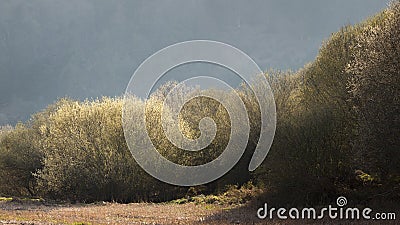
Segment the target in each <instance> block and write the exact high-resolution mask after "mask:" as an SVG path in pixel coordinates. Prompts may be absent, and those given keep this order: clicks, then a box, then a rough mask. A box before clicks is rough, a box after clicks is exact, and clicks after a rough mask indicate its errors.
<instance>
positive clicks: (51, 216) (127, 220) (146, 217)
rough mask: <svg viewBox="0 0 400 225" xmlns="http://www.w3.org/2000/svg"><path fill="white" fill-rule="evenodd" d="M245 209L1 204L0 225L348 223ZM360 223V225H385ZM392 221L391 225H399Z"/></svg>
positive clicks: (154, 205)
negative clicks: (274, 216)
mask: <svg viewBox="0 0 400 225" xmlns="http://www.w3.org/2000/svg"><path fill="white" fill-rule="evenodd" d="M255 212H256V209H252V208H250V207H246V206H243V205H242V206H241V205H237V206H228V205H218V204H195V203H186V204H173V203H159V204H154V203H132V204H118V203H97V204H74V205H70V204H61V205H56V204H45V203H43V202H18V201H3V202H0V224H74V225H78V224H265V223H266V222H269V223H268V224H275V225H276V224H300V223H314V224H321V223H324V224H337V223H340V224H346V223H345V222H346V221H336V222H335V221H329V220H326V221H293V220H292V221H283V220H274V221H261V220H258V219H257V218H256V216H255V215H256V214H255ZM382 222H385V221H380V222H377V223H373V221H371V222H370V221H368V223H367V221H359V224H382ZM397 222H398V221H391V223H389V224H397Z"/></svg>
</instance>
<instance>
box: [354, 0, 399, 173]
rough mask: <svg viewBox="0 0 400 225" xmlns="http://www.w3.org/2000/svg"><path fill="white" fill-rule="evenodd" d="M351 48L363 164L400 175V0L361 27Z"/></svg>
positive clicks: (358, 147)
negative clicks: (399, 135)
mask: <svg viewBox="0 0 400 225" xmlns="http://www.w3.org/2000/svg"><path fill="white" fill-rule="evenodd" d="M352 53H353V59H352V60H351V61H350V62H349V64H348V66H347V71H348V72H349V73H351V74H352V77H351V79H350V80H349V82H348V90H349V92H350V94H351V96H350V102H351V103H352V104H353V105H354V111H355V113H356V114H357V122H358V124H357V125H358V126H357V129H358V131H359V132H358V139H357V142H355V150H356V151H357V153H358V158H359V161H360V162H361V163H360V166H362V167H363V170H367V171H369V172H370V173H373V174H377V175H378V176H380V177H381V178H382V179H393V178H394V177H396V176H399V175H400V165H399V163H398V162H399V160H400V154H399V146H400V141H399V140H400V139H399V137H398V134H399V133H400V116H399V112H400V101H399V100H400V99H399V96H400V63H399V62H400V2H395V3H393V5H392V6H391V7H390V8H389V9H387V10H385V11H384V12H383V13H382V14H381V16H379V17H377V18H376V19H375V20H372V21H371V22H370V23H367V24H366V26H365V27H363V29H361V31H360V34H359V35H358V36H357V38H356V42H355V44H354V45H353V47H352Z"/></svg>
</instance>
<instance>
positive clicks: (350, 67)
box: [0, 1, 400, 205]
mask: <svg viewBox="0 0 400 225" xmlns="http://www.w3.org/2000/svg"><path fill="white" fill-rule="evenodd" d="M399 32H400V3H399V2H398V1H396V2H394V3H393V5H392V6H391V7H390V8H388V9H387V10H385V11H383V12H382V13H380V14H378V15H377V16H375V17H373V18H371V19H368V20H367V21H365V22H364V23H361V24H359V25H355V26H348V27H344V28H342V29H341V30H340V31H339V32H337V33H335V34H333V35H332V36H331V38H330V39H329V40H327V41H326V42H325V43H324V44H323V45H322V47H321V49H320V51H319V54H318V56H317V58H316V59H315V60H314V61H313V62H311V63H310V64H308V65H306V66H305V67H304V68H303V69H301V70H300V71H297V72H290V71H289V72H281V71H269V72H267V73H266V74H265V76H266V77H267V79H268V80H269V82H270V84H271V87H272V89H273V92H274V95H275V102H276V106H277V129H276V134H275V139H274V143H273V145H272V148H271V150H270V153H269V154H268V157H267V160H266V161H265V162H264V163H263V164H262V165H261V167H260V168H258V169H257V170H256V171H255V172H253V173H249V172H248V170H247V167H248V164H249V162H250V159H251V156H252V154H253V151H254V149H255V147H256V145H257V143H258V140H259V137H260V133H259V131H260V107H259V106H258V104H257V102H256V99H255V96H254V94H253V92H252V91H251V90H250V89H249V88H248V87H246V86H243V87H241V88H238V89H237V90H236V91H237V93H239V95H240V97H241V99H242V100H243V102H244V104H245V107H246V109H247V112H248V115H249V121H250V135H249V141H248V145H247V148H246V151H245V153H244V155H243V157H242V159H241V160H240V161H239V162H238V164H237V165H236V166H235V167H234V168H233V169H232V170H231V171H230V172H229V173H228V174H226V175H225V176H223V177H222V178H221V179H219V180H217V181H215V182H212V183H210V184H208V185H203V186H199V187H190V188H184V187H176V186H173V185H168V184H165V183H162V182H160V181H158V180H156V179H154V178H152V177H151V176H150V175H148V174H147V173H146V172H144V171H143V170H142V169H141V167H140V166H139V165H137V163H136V162H135V160H134V159H133V157H132V155H131V153H130V152H129V149H128V147H127V145H126V142H125V137H124V132H123V128H122V122H121V121H122V108H123V100H122V99H121V98H102V99H99V100H94V101H84V102H78V101H74V100H70V99H61V100H59V101H58V102H56V103H55V104H52V105H50V106H48V108H47V109H45V110H44V111H42V112H40V113H37V114H35V115H33V116H32V119H31V120H30V121H29V122H27V123H26V124H18V125H17V126H16V127H15V128H11V127H2V128H1V129H0V193H1V194H4V195H28V194H30V195H36V194H39V195H40V196H43V197H46V198H54V199H63V200H71V201H101V200H105V201H121V202H131V201H169V200H171V199H177V198H181V199H179V200H176V201H175V202H176V203H178V204H183V203H186V202H197V203H220V204H241V203H243V202H246V201H248V199H249V198H252V197H254V193H258V194H259V193H261V191H258V190H260V188H263V189H265V190H266V191H264V193H265V197H267V198H269V199H268V202H271V200H273V199H275V200H277V201H279V203H281V204H297V205H298V204H316V203H322V202H324V201H329V202H331V201H332V199H335V198H336V197H337V195H346V196H349V195H351V194H352V195H353V196H355V197H356V198H358V199H363V198H367V196H372V197H373V196H375V195H379V196H387V197H399V195H398V193H396V191H395V190H397V189H396V188H399V187H400V182H399V181H400V179H399V177H400V166H399V164H398V161H399V160H400V158H399V157H400V155H399V152H398V150H399V146H400V143H399V140H400V139H399V138H398V134H399V133H400V132H399V128H400V124H399V113H398V112H399V109H400V106H399V102H400V101H399V96H400V93H399V91H400V87H399V85H400V80H399V77H400V74H399V73H400V68H399V65H400V64H399V62H400V54H399V52H400V40H399V37H400V33H399ZM174 87H176V83H169V84H166V85H164V86H162V87H161V88H160V89H158V90H157V91H156V92H155V93H154V94H153V95H152V96H151V98H150V99H149V100H147V101H146V102H144V101H142V100H140V99H136V98H134V97H133V101H132V102H131V103H130V104H132V105H130V106H131V107H129V108H130V111H127V112H125V113H127V114H128V116H129V118H132V121H133V122H134V121H137V120H138V119H141V118H139V116H138V115H140V114H139V113H141V112H145V115H146V122H147V124H146V128H147V130H148V133H149V135H150V138H151V140H152V142H153V144H154V146H155V147H156V148H157V150H158V151H159V152H160V154H162V155H163V156H164V157H166V158H167V159H169V160H171V161H173V162H176V163H179V164H182V165H200V164H204V163H207V162H210V161H211V160H213V159H215V158H216V157H218V156H219V155H220V154H221V153H222V151H223V150H224V149H225V147H226V145H227V143H228V142H229V134H230V132H231V129H232V127H231V123H230V118H229V114H228V113H227V110H226V109H225V108H224V107H223V106H222V105H221V104H220V103H218V102H216V101H215V100H213V99H211V98H207V97H197V98H195V99H192V100H191V101H190V102H189V103H187V104H185V105H184V107H183V109H182V111H181V114H180V115H179V124H178V126H179V128H180V130H181V131H182V134H183V135H184V136H186V137H187V138H190V139H196V138H198V137H199V136H200V130H199V127H198V125H199V122H200V120H201V119H202V118H204V117H210V118H212V119H213V120H214V121H215V124H216V125H217V133H216V136H215V139H214V140H213V141H212V142H211V144H210V145H209V146H208V147H206V148H205V149H203V150H201V151H197V152H189V151H183V150H181V149H179V148H177V147H175V146H173V144H172V143H170V141H169V140H168V138H167V137H166V135H165V133H164V130H163V127H162V124H161V115H162V113H163V112H164V113H167V114H168V113H170V109H168V108H166V107H165V106H164V105H163V100H164V99H165V97H166V95H167V94H168V92H169V91H170V90H172V89H173V88H174ZM253 88H262V89H263V88H266V87H261V86H259V84H258V83H256V84H255V85H254V86H253ZM196 91H198V90H196V89H190V88H184V89H182V90H181V92H179V93H178V94H177V96H176V97H177V98H183V96H185V95H188V94H190V93H192V92H196ZM209 91H210V92H213V91H215V90H209ZM219 94H220V95H221V96H225V97H227V98H229V95H227V93H225V94H226V95H225V94H224V93H219ZM228 102H229V101H228ZM167 122H168V121H167ZM169 122H171V121H169ZM132 132H133V133H132V135H133V137H134V139H133V140H134V142H135V143H138V144H140V143H141V141H143V138H142V137H143V135H144V134H143V132H141V131H138V130H133V131H132ZM233 132H237V131H233ZM173 135H176V134H173ZM138 146H140V145H138ZM139 150H140V149H139ZM154 166H159V165H154ZM159 169H162V168H159ZM363 171H365V172H363ZM176 175H177V176H179V174H176ZM249 180H253V181H254V182H255V183H256V184H257V186H258V188H255V187H253V186H252V185H250V186H251V187H248V185H247V186H246V183H247V182H248V181H249ZM227 185H228V186H229V185H233V186H231V188H230V189H229V190H228V191H226V189H225V187H226V186H227ZM252 188H254V189H257V190H255V191H254V190H252ZM202 194H210V195H208V196H205V195H202ZM184 196H186V197H184ZM182 197H184V198H182ZM372 197H371V198H372Z"/></svg>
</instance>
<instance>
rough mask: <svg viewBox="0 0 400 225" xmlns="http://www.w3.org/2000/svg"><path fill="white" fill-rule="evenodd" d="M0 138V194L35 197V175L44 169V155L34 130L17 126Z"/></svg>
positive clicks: (20, 125) (21, 125)
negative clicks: (42, 161) (38, 170)
mask: <svg viewBox="0 0 400 225" xmlns="http://www.w3.org/2000/svg"><path fill="white" fill-rule="evenodd" d="M2 133H3V134H2V135H1V137H0V156H1V157H0V182H1V184H0V192H2V193H3V194H6V195H28V194H30V195H34V194H35V193H36V190H35V189H36V180H35V178H34V176H33V173H34V172H35V171H36V170H37V169H39V168H41V167H42V164H41V159H42V154H41V152H40V149H39V147H38V140H39V138H38V136H37V133H36V132H35V130H34V129H32V128H29V127H27V126H25V125H23V124H21V123H20V124H17V126H16V127H15V128H14V129H13V130H11V131H10V130H9V131H6V132H2Z"/></svg>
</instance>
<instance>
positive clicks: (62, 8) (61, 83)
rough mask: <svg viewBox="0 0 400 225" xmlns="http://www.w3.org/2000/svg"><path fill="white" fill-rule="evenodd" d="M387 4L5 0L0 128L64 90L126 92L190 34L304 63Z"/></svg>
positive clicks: (90, 94)
mask: <svg viewBox="0 0 400 225" xmlns="http://www.w3.org/2000/svg"><path fill="white" fill-rule="evenodd" d="M387 2H388V1H382V0H351V1H348V0H330V1H321V0H298V1H293V0H274V1H272V0H271V1H265V0H263V1H261V0H260V1H229V0H227V1H194V0H189V1H188V0H170V1H161V0H160V1H145V0H143V1H117V2H111V1H98V0H96V1H95V0H93V1H81V0H79V1H78V0H75V1H54V0H41V1H16V0H8V1H5V0H1V1H0V125H4V124H8V123H11V124H14V123H15V122H17V121H18V120H22V121H24V120H26V119H28V118H29V115H30V114H32V113H34V112H36V111H38V110H40V109H42V108H44V107H45V106H46V105H48V104H49V103H52V102H54V101H55V100H56V99H57V98H59V97H63V96H69V97H72V98H78V99H84V98H95V97H98V96H103V95H107V96H117V95H121V94H122V93H123V92H124V90H125V88H126V85H127V83H128V81H129V79H130V77H131V75H132V74H133V72H134V71H135V69H136V67H137V66H138V65H139V64H140V63H141V62H142V61H143V60H145V59H146V58H147V57H149V56H150V55H151V54H153V53H154V52H155V51H157V50H159V49H161V48H163V47H166V46H168V45H170V44H173V43H177V42H181V41H186V40H192V39H211V40H217V41H222V42H225V43H228V44H231V45H233V46H235V47H237V48H239V49H241V50H243V51H244V52H246V53H247V54H248V55H249V56H250V57H252V58H253V59H254V60H255V61H256V63H257V64H258V65H259V66H260V67H261V69H263V70H267V69H269V68H275V69H292V70H297V69H298V68H301V67H302V66H303V65H304V64H305V63H307V62H309V61H311V60H312V59H313V58H314V57H315V56H316V54H317V51H318V48H319V46H320V45H321V43H322V41H323V40H324V39H326V38H328V37H329V35H330V34H331V33H332V32H335V31H337V30H338V29H339V28H340V27H341V26H343V25H346V24H354V23H357V22H360V21H361V20H363V19H365V18H366V17H368V16H370V15H373V14H375V13H376V12H378V11H380V10H381V9H382V8H385V7H386V3H387ZM194 70H198V71H195V72H198V73H201V74H204V73H202V71H201V68H200V67H198V66H197V67H195V69H194ZM173 76H175V77H176V78H177V79H179V77H178V76H179V73H175V75H173Z"/></svg>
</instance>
